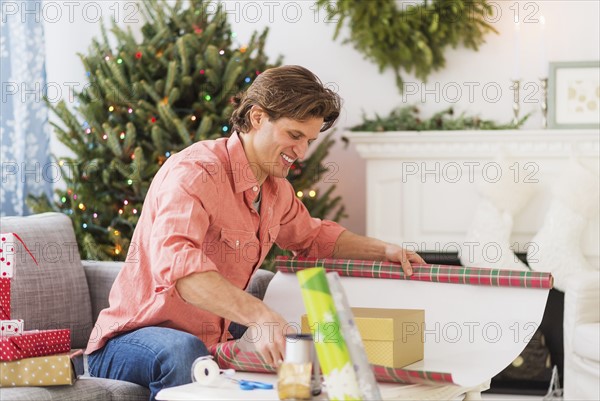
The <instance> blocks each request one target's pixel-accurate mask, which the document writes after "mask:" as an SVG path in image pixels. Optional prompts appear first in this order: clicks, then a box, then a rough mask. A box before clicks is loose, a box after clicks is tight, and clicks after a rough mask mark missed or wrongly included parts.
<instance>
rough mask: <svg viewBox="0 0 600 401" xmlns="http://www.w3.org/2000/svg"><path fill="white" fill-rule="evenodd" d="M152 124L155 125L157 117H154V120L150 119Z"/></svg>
mask: <svg viewBox="0 0 600 401" xmlns="http://www.w3.org/2000/svg"><path fill="white" fill-rule="evenodd" d="M150 122H151V123H152V124H154V123H155V122H156V117H154V116H153V117H152V118H150Z"/></svg>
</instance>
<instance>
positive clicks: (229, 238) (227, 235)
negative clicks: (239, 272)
mask: <svg viewBox="0 0 600 401" xmlns="http://www.w3.org/2000/svg"><path fill="white" fill-rule="evenodd" d="M220 240H221V260H222V261H223V262H229V263H232V262H234V263H244V264H245V263H249V264H252V265H254V264H255V263H256V262H257V261H258V258H259V257H260V244H259V242H258V238H257V237H256V234H254V233H253V232H252V231H244V230H231V229H227V228H222V229H221V236H220Z"/></svg>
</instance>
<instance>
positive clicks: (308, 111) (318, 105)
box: [230, 65, 341, 132]
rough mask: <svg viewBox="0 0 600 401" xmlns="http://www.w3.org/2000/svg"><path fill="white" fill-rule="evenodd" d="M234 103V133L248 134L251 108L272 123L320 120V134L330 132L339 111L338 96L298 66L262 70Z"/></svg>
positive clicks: (232, 118) (232, 120)
mask: <svg viewBox="0 0 600 401" xmlns="http://www.w3.org/2000/svg"><path fill="white" fill-rule="evenodd" d="M233 101H234V104H235V109H234V111H233V114H232V115H231V119H230V121H231V125H232V126H233V130H235V131H238V132H248V131H250V129H251V128H252V124H251V123H250V118H249V114H250V109H251V108H252V106H259V107H260V108H262V109H263V110H264V111H265V113H267V115H268V116H269V119H270V120H271V121H276V120H278V119H280V118H289V119H292V120H296V121H304V120H306V119H309V118H319V117H322V118H323V126H322V127H321V132H323V131H326V130H328V129H329V128H331V126H332V125H333V124H334V123H335V121H336V120H337V118H338V117H339V115H340V108H341V99H340V97H339V96H338V94H337V93H335V92H333V91H332V90H331V89H329V88H326V87H325V86H323V83H322V82H321V80H320V79H319V78H318V77H317V76H316V75H315V74H313V73H312V72H310V71H309V70H307V69H306V68H304V67H300V66H298V65H287V66H282V67H276V68H270V69H268V70H265V71H264V72H263V73H261V74H260V75H259V76H258V77H256V79H255V80H254V82H253V83H252V85H250V87H249V88H248V89H247V90H246V91H245V92H241V93H239V94H237V95H236V96H235V97H234V98H233Z"/></svg>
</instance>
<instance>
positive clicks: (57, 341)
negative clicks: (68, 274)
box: [0, 233, 75, 387]
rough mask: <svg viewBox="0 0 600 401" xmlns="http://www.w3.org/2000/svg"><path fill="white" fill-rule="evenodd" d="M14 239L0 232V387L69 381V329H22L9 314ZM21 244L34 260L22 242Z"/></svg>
mask: <svg viewBox="0 0 600 401" xmlns="http://www.w3.org/2000/svg"><path fill="white" fill-rule="evenodd" d="M17 240H19V241H20V237H19V236H18V235H16V234H13V233H10V234H0V241H1V242H0V290H1V291H0V370H2V374H1V375H0V387H14V386H58V385H65V384H69V385H70V384H73V382H74V373H73V368H72V365H71V357H72V356H74V355H75V353H70V350H71V332H70V330H69V329H60V330H31V331H25V330H24V325H25V322H24V321H23V320H22V319H13V318H12V317H11V313H10V283H11V279H12V277H13V275H14V274H15V272H16V269H15V259H16V258H15V247H16V242H15V241H17ZM21 243H23V242H22V241H21ZM23 247H24V248H25V250H26V251H27V252H28V253H29V255H30V256H31V257H32V258H33V259H34V260H35V258H34V257H33V255H32V254H31V252H29V250H28V249H27V247H26V246H25V244H24V243H23ZM36 263H37V261H36Z"/></svg>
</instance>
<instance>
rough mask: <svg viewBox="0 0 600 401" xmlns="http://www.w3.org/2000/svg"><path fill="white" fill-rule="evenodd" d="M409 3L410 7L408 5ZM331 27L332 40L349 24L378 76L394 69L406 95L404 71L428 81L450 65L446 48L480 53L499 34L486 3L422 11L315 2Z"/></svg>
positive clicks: (436, 1) (426, 5)
mask: <svg viewBox="0 0 600 401" xmlns="http://www.w3.org/2000/svg"><path fill="white" fill-rule="evenodd" d="M409 3H410V2H409ZM317 6H318V7H324V8H325V9H326V10H327V18H328V20H329V21H330V22H333V21H335V20H336V19H337V24H336V29H335V34H334V37H333V38H334V39H337V37H338V35H339V34H340V30H341V28H342V27H343V25H344V22H345V21H346V19H348V25H349V29H350V37H349V38H348V39H346V40H344V43H347V42H350V43H352V44H353V45H354V47H355V48H356V49H357V50H358V51H359V52H361V53H362V54H363V55H364V56H365V57H366V58H367V59H368V60H371V61H374V62H375V63H376V64H377V65H378V66H379V70H380V71H383V70H384V69H386V68H388V67H391V68H392V69H393V70H394V72H395V74H396V85H397V86H398V89H399V90H400V92H402V89H403V84H404V81H403V79H402V76H401V75H400V70H402V69H403V70H405V71H406V72H409V73H411V72H413V71H414V74H415V76H416V77H417V78H419V79H421V80H423V81H426V80H427V77H428V76H429V74H430V73H431V72H432V71H436V70H439V69H440V68H442V67H444V66H445V64H446V59H445V58H444V54H443V52H444V50H445V49H446V47H447V46H448V45H451V46H452V47H453V48H456V47H457V46H458V45H459V44H460V43H461V42H462V43H463V45H464V46H465V47H468V48H471V49H473V50H478V48H479V46H480V45H481V44H482V43H484V42H485V41H484V40H483V37H484V35H485V34H486V33H488V32H489V31H492V32H495V33H498V32H497V31H496V30H495V29H494V28H493V27H492V26H491V25H490V24H489V23H488V21H487V20H489V19H491V17H492V16H493V14H494V7H492V6H491V5H490V4H488V3H487V1H486V0H467V1H463V0H433V1H427V0H425V1H424V2H423V3H422V4H420V5H414V3H413V4H407V6H406V7H405V8H404V9H398V8H397V7H396V1H395V0H335V1H331V0H317Z"/></svg>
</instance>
